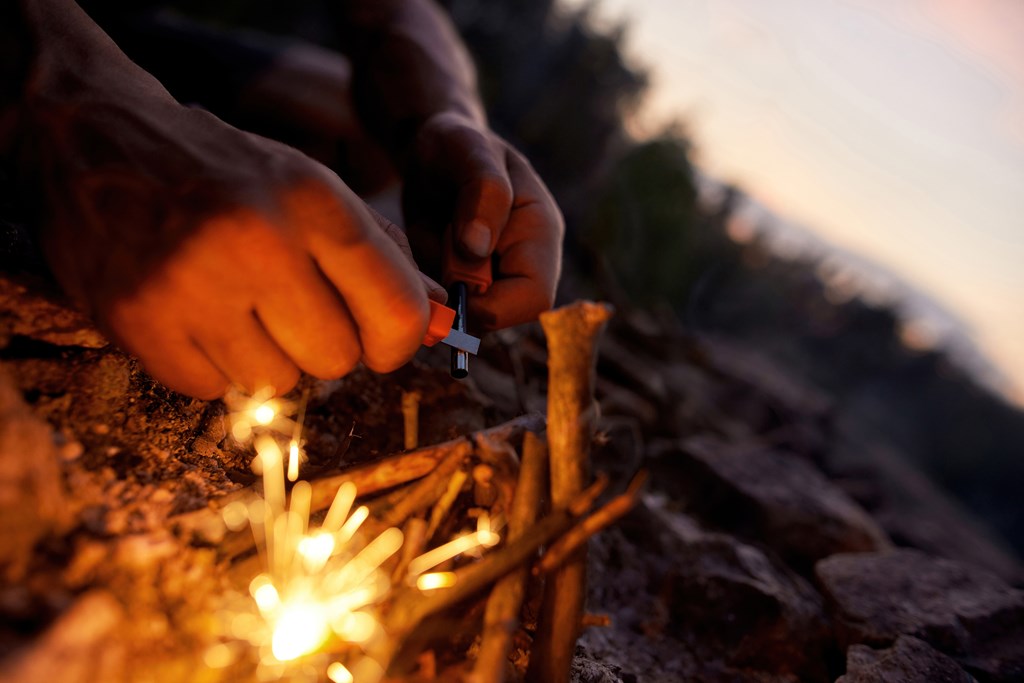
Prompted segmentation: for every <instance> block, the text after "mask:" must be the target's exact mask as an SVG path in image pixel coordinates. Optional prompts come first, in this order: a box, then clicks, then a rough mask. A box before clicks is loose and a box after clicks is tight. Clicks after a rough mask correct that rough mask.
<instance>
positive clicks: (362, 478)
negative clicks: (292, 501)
mask: <svg viewBox="0 0 1024 683" xmlns="http://www.w3.org/2000/svg"><path fill="white" fill-rule="evenodd" d="M543 428H544V417H543V416H541V415H537V414H530V415H521V416H520V417H517V418H514V419H512V420H509V421H508V422H504V423H502V424H500V425H496V426H494V427H490V428H488V429H484V430H481V431H479V432H475V433H474V434H469V435H467V436H462V437H459V438H458V439H452V440H451V441H445V442H443V443H439V444H435V445H433V446H425V447H423V448H420V449H417V450H415V451H410V452H409V453H396V454H393V455H389V456H387V457H385V458H383V459H382V460H378V461H377V462H374V463H370V464H368V465H363V466H361V467H354V468H352V469H350V470H346V471H344V472H340V473H338V474H334V475H330V476H326V477H320V478H317V479H313V480H311V481H310V484H312V486H313V495H312V499H311V501H310V510H312V511H313V512H317V511H319V510H324V509H326V508H327V507H329V506H330V504H331V501H333V500H334V496H335V494H336V493H337V492H338V488H339V487H340V486H341V485H342V484H343V483H345V482H346V481H351V482H352V483H354V484H355V485H356V489H357V490H358V491H359V495H360V496H361V497H362V496H367V495H370V494H373V493H377V492H379V491H384V490H386V489H389V488H393V487H395V486H398V485H400V484H404V483H406V482H410V481H413V480H415V479H419V478H421V477H423V476H425V475H427V474H429V473H430V472H431V471H432V470H433V469H434V468H435V467H437V463H439V462H440V461H442V460H443V459H444V458H445V457H446V456H447V455H449V454H450V453H451V452H452V451H453V450H455V449H456V448H460V447H462V446H461V444H463V443H465V442H467V441H468V440H469V439H471V438H472V437H473V436H475V435H485V436H487V437H488V438H491V439H495V440H499V441H510V440H512V439H515V438H516V437H518V436H519V435H520V434H522V433H523V432H527V431H528V432H537V431H540V430H541V429H543ZM259 490H260V486H259V485H254V486H248V487H246V488H244V489H239V490H238V491H233V492H231V493H229V494H227V495H224V496H221V497H220V498H218V499H216V500H214V501H211V502H210V505H209V506H208V507H205V508H202V509H200V510H193V511H191V512H186V513H184V514H181V515H178V516H177V518H176V519H175V520H174V524H175V527H176V528H177V530H178V531H179V532H180V533H182V534H185V535H188V536H191V537H193V538H195V539H197V540H199V541H200V542H205V543H211V544H214V543H217V544H219V543H221V542H222V541H223V540H224V537H225V533H226V531H227V529H226V528H225V526H224V520H223V519H222V517H221V512H220V511H221V510H222V509H223V508H224V507H225V506H226V505H228V504H229V503H232V502H234V501H236V500H240V501H247V500H249V499H250V498H252V496H253V495H255V493H256V492H258V491H259Z"/></svg>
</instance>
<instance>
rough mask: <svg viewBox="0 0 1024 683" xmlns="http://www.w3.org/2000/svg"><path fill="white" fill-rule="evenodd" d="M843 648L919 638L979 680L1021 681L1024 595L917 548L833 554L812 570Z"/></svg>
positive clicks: (1023, 676) (989, 576)
mask: <svg viewBox="0 0 1024 683" xmlns="http://www.w3.org/2000/svg"><path fill="white" fill-rule="evenodd" d="M815 571H816V574H817V576H818V580H819V581H820V583H821V585H822V586H823V587H824V590H825V594H826V597H827V598H828V601H829V603H830V607H831V608H832V611H833V618H834V621H835V625H836V633H837V635H838V637H839V639H840V642H841V644H842V645H844V646H849V645H853V644H857V643H863V644H866V645H872V646H876V647H877V646H888V645H890V644H892V643H894V642H895V641H896V640H897V639H898V638H899V637H900V636H901V635H910V636H914V637H916V638H919V639H921V640H923V641H925V642H927V643H928V644H929V645H931V646H932V647H934V648H935V649H937V650H939V651H941V652H943V653H945V654H947V655H949V656H950V657H952V658H954V659H955V660H956V661H957V662H958V663H959V664H960V665H961V666H962V667H963V668H964V669H966V670H967V671H969V672H970V673H971V674H973V675H974V676H975V677H977V678H978V679H980V680H986V681H1020V680H1024V592H1022V591H1019V590H1016V589H1014V588H1011V587H1010V586H1008V585H1007V584H1006V583H1005V582H1003V581H1002V579H1000V578H999V577H997V576H996V575H995V574H992V573H990V572H988V571H985V570H983V569H980V568H976V567H972V566H969V565H965V564H960V563H957V562H954V561H952V560H946V559H942V558H937V557H932V556H930V555H926V554H924V553H921V552H918V551H916V550H898V551H890V552H884V553H861V554H848V555H837V556H835V557H830V558H828V559H825V560H822V561H821V562H819V563H818V564H817V567H816V568H815Z"/></svg>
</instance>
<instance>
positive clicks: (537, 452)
mask: <svg viewBox="0 0 1024 683" xmlns="http://www.w3.org/2000/svg"><path fill="white" fill-rule="evenodd" d="M547 456H548V454H547V448H546V446H545V444H544V441H542V440H541V439H540V438H539V437H537V436H535V435H533V434H527V435H526V436H525V437H524V439H523V459H522V463H521V465H520V467H519V481H518V483H517V484H516V493H515V498H514V499H513V501H512V509H511V512H510V513H509V518H508V540H509V542H514V541H518V540H519V539H520V538H522V537H523V534H524V533H525V531H526V529H528V528H529V527H530V526H531V525H532V524H533V523H534V522H535V521H536V519H537V513H538V511H539V508H540V500H541V496H542V495H543V491H544V487H545V485H546V483H547V482H546V479H547V477H546V470H547V467H548V462H547ZM526 577H527V572H526V567H519V568H518V569H516V570H515V571H513V572H511V573H509V574H508V575H506V576H505V577H503V578H502V579H501V580H500V581H499V582H498V583H497V584H496V585H495V586H494V590H492V591H491V595H490V597H489V598H488V600H487V609H486V611H485V612H484V628H483V633H482V634H481V641H480V651H479V653H478V654H477V658H476V663H475V664H474V666H473V673H472V674H471V676H470V677H469V678H467V683H504V681H505V675H506V670H507V668H508V653H509V650H510V649H511V647H512V637H513V635H514V634H515V630H516V628H517V626H518V623H519V619H518V617H519V610H520V609H521V608H522V605H523V596H524V595H525V593H526Z"/></svg>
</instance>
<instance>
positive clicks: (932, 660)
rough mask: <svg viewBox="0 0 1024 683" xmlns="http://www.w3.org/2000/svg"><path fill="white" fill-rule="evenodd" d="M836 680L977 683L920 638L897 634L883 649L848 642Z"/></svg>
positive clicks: (850, 682) (852, 682) (845, 682)
mask: <svg viewBox="0 0 1024 683" xmlns="http://www.w3.org/2000/svg"><path fill="white" fill-rule="evenodd" d="M836 683H977V681H976V680H975V679H974V677H973V676H971V675H970V674H969V673H967V672H966V671H964V670H963V669H961V668H960V667H959V666H958V665H957V663H956V662H955V661H953V660H952V659H950V658H949V657H947V656H946V655H944V654H942V653H941V652H939V651H938V650H935V649H934V648H932V647H931V646H930V645H928V643H926V642H924V641H923V640H918V639H917V638H913V637H911V636H900V637H899V638H898V639H897V640H896V643H895V645H893V646H892V647H891V648H889V649H887V650H872V649H871V648H870V647H868V646H866V645H851V646H850V649H849V650H847V651H846V675H845V676H840V677H839V678H838V679H837V680H836Z"/></svg>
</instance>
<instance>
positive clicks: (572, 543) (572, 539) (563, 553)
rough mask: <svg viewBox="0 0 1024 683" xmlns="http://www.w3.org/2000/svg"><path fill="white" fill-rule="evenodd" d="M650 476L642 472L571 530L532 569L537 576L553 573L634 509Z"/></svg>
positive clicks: (552, 545) (553, 544)
mask: <svg viewBox="0 0 1024 683" xmlns="http://www.w3.org/2000/svg"><path fill="white" fill-rule="evenodd" d="M646 479H647V473H646V472H641V473H640V474H638V475H637V476H636V477H635V478H634V479H633V481H632V482H630V484H629V488H627V489H626V491H625V493H622V494H619V495H618V496H615V497H614V498H612V499H611V500H610V501H608V502H607V503H606V504H605V505H604V506H603V507H601V508H600V509H599V510H598V511H597V512H595V513H594V514H592V515H590V516H589V517H587V518H586V519H584V520H583V521H582V522H580V523H579V524H577V525H576V526H574V527H573V528H572V529H570V530H569V531H568V532H566V534H565V535H564V536H562V537H561V538H560V539H558V540H557V541H555V542H554V543H552V544H551V547H550V548H548V549H547V551H546V552H545V553H544V554H543V555H542V556H541V558H540V561H539V562H537V564H536V565H535V566H534V568H533V573H534V574H535V575H540V574H546V573H548V572H552V571H554V570H555V569H557V568H558V567H560V566H562V565H563V564H564V563H565V562H566V561H567V560H568V559H569V558H570V556H571V555H572V554H573V553H574V552H575V551H576V549H577V548H579V547H581V546H582V545H583V544H584V543H586V542H587V539H589V538H590V537H591V536H593V535H594V534H596V533H597V532H598V531H601V530H602V529H604V528H606V527H608V526H609V525H611V524H613V523H614V522H615V521H617V520H618V519H620V518H621V517H622V516H623V515H625V514H626V513H627V512H629V511H630V510H631V509H633V506H634V505H635V504H636V499H637V496H638V495H639V494H640V489H641V487H642V486H643V483H644V481H645V480H646Z"/></svg>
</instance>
